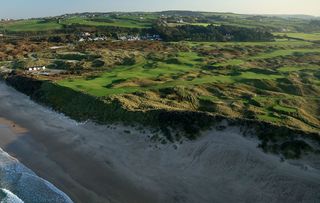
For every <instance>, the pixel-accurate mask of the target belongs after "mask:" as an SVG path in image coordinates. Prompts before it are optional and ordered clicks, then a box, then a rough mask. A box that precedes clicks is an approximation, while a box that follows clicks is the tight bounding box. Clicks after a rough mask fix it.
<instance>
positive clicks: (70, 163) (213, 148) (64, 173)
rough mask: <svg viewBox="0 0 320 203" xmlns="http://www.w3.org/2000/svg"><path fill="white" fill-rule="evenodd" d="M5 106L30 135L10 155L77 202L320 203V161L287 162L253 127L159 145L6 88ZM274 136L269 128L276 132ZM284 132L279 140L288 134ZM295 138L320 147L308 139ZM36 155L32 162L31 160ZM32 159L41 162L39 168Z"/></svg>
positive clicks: (0, 112)
mask: <svg viewBox="0 0 320 203" xmlns="http://www.w3.org/2000/svg"><path fill="white" fill-rule="evenodd" d="M0 102H1V105H0V117H1V116H2V117H5V116H6V117H7V119H8V120H11V121H15V122H16V123H17V124H18V125H19V126H23V127H24V128H26V129H28V132H27V133H26V135H24V136H23V137H22V138H23V139H17V140H15V141H13V142H12V143H11V146H15V147H16V148H10V149H11V150H14V149H19V150H18V151H16V153H17V154H19V156H21V157H22V159H21V160H24V161H27V162H30V164H31V165H33V166H34V167H35V168H37V173H38V172H40V173H41V176H42V177H44V178H46V179H48V180H49V179H50V180H51V179H52V180H53V183H54V184H55V185H57V186H58V187H59V188H61V189H62V190H63V191H65V192H66V193H67V194H69V196H70V197H72V199H74V201H76V202H84V203H87V202H109V201H110V202H131V201H132V200H133V199H134V200H137V202H297V201H303V202H314V201H315V200H318V199H319V198H320V197H319V192H318V191H319V189H320V185H319V183H320V172H319V170H320V165H319V161H318V160H319V154H316V153H314V154H311V153H310V154H308V155H307V154H302V156H301V158H300V159H297V160H286V159H284V158H283V155H281V154H277V155H272V154H270V153H265V152H264V151H263V150H262V149H261V148H259V147H258V145H259V144H260V142H261V141H260V140H259V139H257V137H258V136H257V134H256V132H257V131H256V129H255V128H252V127H250V125H249V124H248V125H245V124H244V125H239V123H235V122H231V121H229V120H226V119H225V120H222V121H220V122H216V123H215V125H212V126H211V127H210V128H208V129H207V130H203V131H201V133H200V134H199V136H198V137H197V139H195V140H190V139H187V138H185V137H182V138H181V140H180V141H176V140H174V141H173V142H167V143H166V144H165V143H161V142H159V141H158V140H157V139H155V137H157V135H158V138H159V139H165V138H166V137H165V135H164V134H161V133H160V132H159V131H158V132H154V129H153V128H149V127H146V126H130V125H129V126H125V125H122V124H117V125H114V124H113V125H110V124H109V125H98V124H96V123H93V122H90V121H88V122H82V123H79V122H76V121H74V120H72V119H70V118H68V117H66V116H64V115H62V114H59V113H57V112H54V111H51V110H49V109H47V108H45V107H44V106H40V105H38V104H36V103H35V102H32V101H30V99H29V98H28V97H27V96H25V95H23V94H21V93H19V92H17V91H15V90H14V89H13V88H11V87H8V86H5V85H4V84H3V83H2V85H1V84H0ZM35 121H36V122H35ZM261 129H262V128H261ZM267 129H268V128H267V127H265V128H263V130H264V131H266V132H272V129H271V130H269V131H267ZM278 132H279V134H278V135H279V136H280V135H281V134H282V133H280V132H283V133H284V132H286V133H288V131H285V130H283V131H278ZM292 136H294V138H298V139H299V140H302V141H304V142H306V143H308V144H309V145H310V146H314V147H316V146H317V143H316V142H315V141H313V140H309V138H308V137H307V138H305V137H304V136H300V137H297V136H296V135H294V134H292ZM280 137H282V136H280ZM285 137H286V136H285ZM289 137H290V136H289ZM289 137H288V138H286V139H288V140H290V138H289ZM270 138H271V137H270ZM1 140H3V136H1ZM275 140H278V138H277V137H274V138H273V141H272V140H270V141H268V143H269V142H270V143H274V141H275ZM278 141H279V140H278ZM279 142H280V141H279ZM12 144H13V145H12ZM17 146H24V147H19V148H18V147H17ZM37 146H41V147H37ZM7 149H8V148H7ZM22 149H23V150H22ZM30 151H33V156H32V157H30V156H28V153H25V152H30ZM33 159H37V160H41V164H40V165H41V167H40V168H39V164H38V163H37V162H33ZM30 168H32V167H30ZM32 169H33V168H32ZM48 171H50V173H48ZM14 193H15V192H14ZM15 194H17V193H15ZM18 197H20V196H18ZM130 200H131V201H130Z"/></svg>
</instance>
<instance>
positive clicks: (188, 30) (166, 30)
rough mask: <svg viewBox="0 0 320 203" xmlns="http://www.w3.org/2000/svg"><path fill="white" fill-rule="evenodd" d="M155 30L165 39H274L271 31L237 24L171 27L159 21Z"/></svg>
mask: <svg viewBox="0 0 320 203" xmlns="http://www.w3.org/2000/svg"><path fill="white" fill-rule="evenodd" d="M153 32H155V33H158V34H160V36H161V38H162V39H164V40H165V41H182V40H185V41H221V42H223V41H240V42H242V41H272V40H273V39H274V37H273V35H272V34H271V33H270V32H267V31H264V30H261V29H256V28H244V27H237V26H226V25H222V26H215V25H209V26H197V25H182V26H176V27H170V26H167V25H166V24H163V23H157V24H155V26H154V27H153Z"/></svg>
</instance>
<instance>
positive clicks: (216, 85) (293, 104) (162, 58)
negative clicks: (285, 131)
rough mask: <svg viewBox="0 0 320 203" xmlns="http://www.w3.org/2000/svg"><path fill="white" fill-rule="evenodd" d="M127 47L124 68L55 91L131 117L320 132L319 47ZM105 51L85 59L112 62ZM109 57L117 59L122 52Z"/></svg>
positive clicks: (66, 81) (68, 80) (67, 80)
mask: <svg viewBox="0 0 320 203" xmlns="http://www.w3.org/2000/svg"><path fill="white" fill-rule="evenodd" d="M110 46H111V45H110ZM126 46H129V50H128V51H126V52H124V54H123V55H122V57H123V58H122V62H120V64H119V62H118V63H116V64H113V65H109V66H106V67H101V68H100V69H99V71H95V68H92V67H90V63H89V61H87V63H85V64H87V65H88V66H86V67H83V68H85V69H91V70H92V71H93V72H92V73H90V74H88V73H87V74H84V75H83V76H77V77H74V76H72V77H63V78H61V79H58V80H56V83H57V84H58V85H60V86H64V87H68V88H71V89H74V90H76V91H81V92H84V93H86V94H90V95H92V96H95V97H99V98H101V99H105V98H117V99H119V100H120V101H121V102H122V104H123V105H124V106H126V108H128V109H131V110H139V109H140V110H142V109H143V110H150V109H157V108H163V109H169V110H170V109H176V110H191V109H192V110H196V111H206V112H212V113H218V114H222V115H227V116H230V117H245V118H256V119H259V120H264V121H266V122H272V123H277V124H283V125H288V126H291V127H298V128H300V129H304V130H307V131H318V129H319V127H320V122H319V113H318V112H319V105H318V103H319V102H320V96H319V95H320V86H319V84H320V80H319V74H320V63H319V62H320V48H319V46H318V45H316V44H312V43H306V42H301V41H293V40H291V41H281V42H269V43H267V42H261V43H250V42H249V43H201V42H180V43H169V44H167V45H165V46H164V47H163V44H162V45H161V43H159V44H157V45H153V46H160V47H157V48H155V49H152V48H150V50H144V51H141V48H140V46H142V44H140V43H136V44H135V45H128V44H127V45H126ZM150 46H151V45H150ZM159 49H160V50H161V51H160V52H159ZM162 49H165V50H162ZM87 50H88V49H87ZM105 51H106V50H99V52H95V49H94V48H93V49H92V50H91V52H87V53H86V54H89V53H90V54H97V55H100V59H101V60H105V61H107V59H106V57H107V56H105V55H103V53H105ZM108 51H111V52H113V55H117V53H118V52H119V49H117V48H114V49H113V48H111V50H110V49H108ZM130 53H131V54H130ZM132 53H133V54H132ZM109 54H110V53H109ZM109 57H110V56H109ZM129 59H130V60H129ZM128 61H129V62H128ZM82 64H83V63H82Z"/></svg>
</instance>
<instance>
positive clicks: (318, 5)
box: [0, 0, 320, 19]
mask: <svg viewBox="0 0 320 203" xmlns="http://www.w3.org/2000/svg"><path fill="white" fill-rule="evenodd" d="M163 10H194V11H216V12H234V13H241V14H307V15H315V16H320V0H0V18H15V19H17V18H31V17H44V16H54V15H60V14H66V13H75V12H110V11H163Z"/></svg>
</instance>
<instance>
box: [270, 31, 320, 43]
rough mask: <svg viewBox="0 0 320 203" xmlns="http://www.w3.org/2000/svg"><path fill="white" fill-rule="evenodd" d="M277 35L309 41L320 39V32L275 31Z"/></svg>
mask: <svg viewBox="0 0 320 203" xmlns="http://www.w3.org/2000/svg"><path fill="white" fill-rule="evenodd" d="M274 34H275V35H277V36H287V37H291V38H295V39H302V40H307V41H320V33H299V32H291V33H290V32H289V33H286V32H285V33H274Z"/></svg>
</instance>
